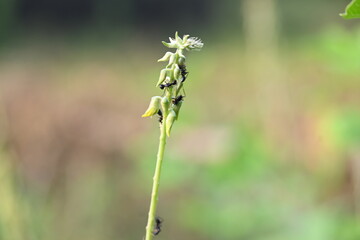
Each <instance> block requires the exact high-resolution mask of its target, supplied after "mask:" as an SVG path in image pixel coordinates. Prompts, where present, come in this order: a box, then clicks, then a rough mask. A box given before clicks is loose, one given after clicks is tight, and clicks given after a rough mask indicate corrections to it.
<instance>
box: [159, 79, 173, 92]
mask: <svg viewBox="0 0 360 240" xmlns="http://www.w3.org/2000/svg"><path fill="white" fill-rule="evenodd" d="M176 84H177V81H176V80H175V81H173V82H171V83H165V84H160V86H159V87H160V89H161V90H163V89H164V88H166V87H171V86H174V85H176Z"/></svg>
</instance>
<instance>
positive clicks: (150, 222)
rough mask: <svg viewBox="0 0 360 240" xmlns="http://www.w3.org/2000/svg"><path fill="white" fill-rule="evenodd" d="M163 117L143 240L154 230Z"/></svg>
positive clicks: (162, 149)
mask: <svg viewBox="0 0 360 240" xmlns="http://www.w3.org/2000/svg"><path fill="white" fill-rule="evenodd" d="M165 119H166V115H164V121H163V123H162V124H161V128H160V141H159V150H158V154H157V160H156V168H155V174H154V178H153V187H152V193H151V202H150V210H149V217H148V222H147V226H146V236H145V240H152V239H153V233H152V232H153V230H154V225H155V217H156V207H157V202H158V199H159V197H158V196H159V184H160V174H161V166H162V161H163V158H164V151H165V145H166V131H165V129H166V128H165Z"/></svg>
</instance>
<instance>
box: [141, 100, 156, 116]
mask: <svg viewBox="0 0 360 240" xmlns="http://www.w3.org/2000/svg"><path fill="white" fill-rule="evenodd" d="M160 102H161V97H159V96H155V97H152V98H151V100H150V104H149V107H148V109H147V110H146V111H145V113H144V114H143V115H142V116H141V117H151V116H154V115H155V114H157V113H158V111H159V109H160Z"/></svg>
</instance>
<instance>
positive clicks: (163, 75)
mask: <svg viewBox="0 0 360 240" xmlns="http://www.w3.org/2000/svg"><path fill="white" fill-rule="evenodd" d="M169 71H171V69H168V68H164V69H163V70H161V71H160V76H159V81H158V82H157V84H156V87H158V86H159V85H160V84H161V83H162V82H163V81H165V79H166V76H167V75H168V73H169Z"/></svg>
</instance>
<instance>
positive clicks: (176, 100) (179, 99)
mask: <svg viewBox="0 0 360 240" xmlns="http://www.w3.org/2000/svg"><path fill="white" fill-rule="evenodd" d="M183 99H184V96H183V95H179V96H177V97H176V98H175V99H173V100H172V103H173V104H174V105H178V104H179V102H181V101H182V100H183Z"/></svg>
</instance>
